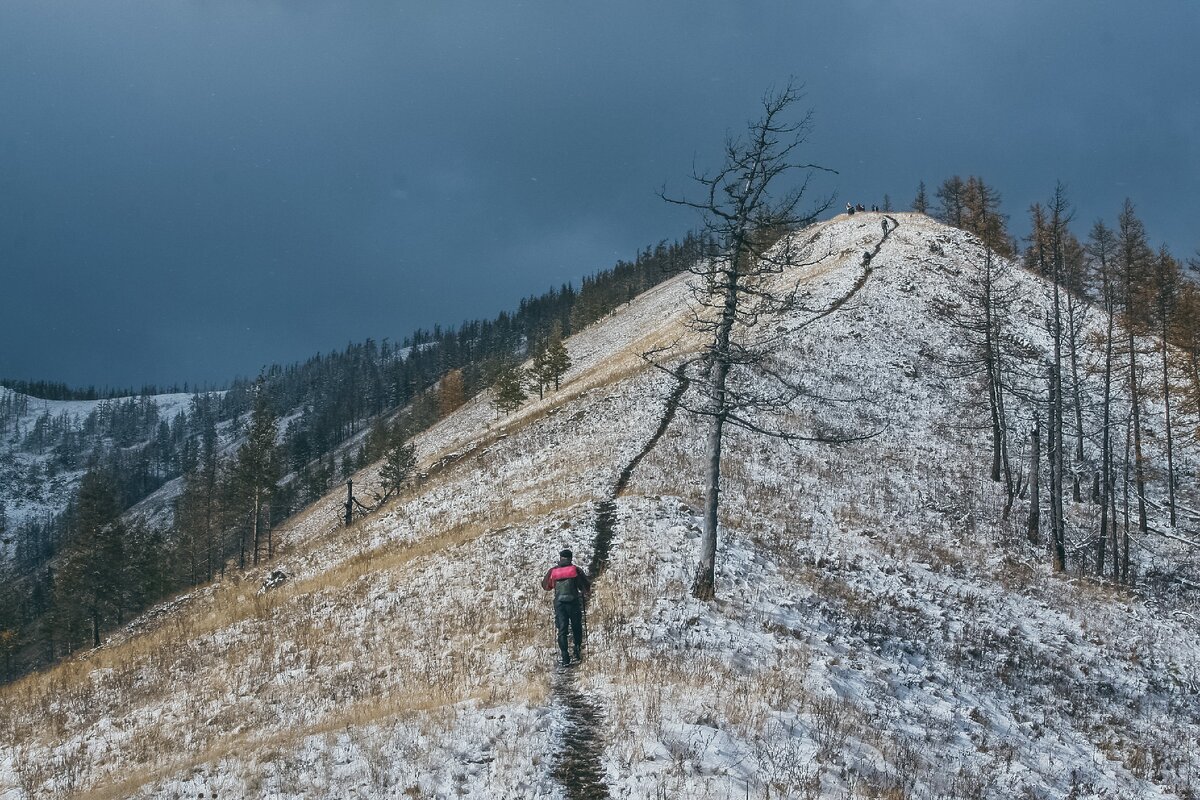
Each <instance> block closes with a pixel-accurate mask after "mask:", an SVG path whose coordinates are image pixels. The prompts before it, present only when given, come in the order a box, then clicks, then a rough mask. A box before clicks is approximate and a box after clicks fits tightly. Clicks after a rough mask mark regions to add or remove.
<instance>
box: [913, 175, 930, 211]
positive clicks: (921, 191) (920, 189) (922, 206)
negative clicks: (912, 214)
mask: <svg viewBox="0 0 1200 800" xmlns="http://www.w3.org/2000/svg"><path fill="white" fill-rule="evenodd" d="M912 210H913V211H916V212H917V213H918V214H927V213H929V198H928V197H927V196H926V194H925V181H921V182H920V183H918V184H917V196H916V197H914V198H913V201H912Z"/></svg>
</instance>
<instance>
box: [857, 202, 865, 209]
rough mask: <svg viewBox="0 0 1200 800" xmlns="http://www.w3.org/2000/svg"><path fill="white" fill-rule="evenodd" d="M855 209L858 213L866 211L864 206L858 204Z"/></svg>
mask: <svg viewBox="0 0 1200 800" xmlns="http://www.w3.org/2000/svg"><path fill="white" fill-rule="evenodd" d="M856 208H857V210H859V211H866V210H867V208H866V206H864V205H863V204H862V203H859V204H858V205H857V206H856Z"/></svg>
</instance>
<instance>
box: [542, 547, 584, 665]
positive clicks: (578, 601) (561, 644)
mask: <svg viewBox="0 0 1200 800" xmlns="http://www.w3.org/2000/svg"><path fill="white" fill-rule="evenodd" d="M571 558H572V554H571V551H570V550H563V551H561V552H560V553H559V554H558V566H556V567H551V568H550V570H549V571H548V572H547V573H546V577H544V578H542V588H543V589H545V590H546V591H548V592H549V591H553V592H554V627H555V628H557V629H558V652H559V655H561V656H562V665H563V666H564V667H568V666H570V665H571V654H570V652H569V651H568V650H567V628H568V626H570V629H571V632H572V633H573V634H574V636H575V660H576V661H579V655H580V650H581V649H582V648H583V606H584V603H586V602H587V598H588V595H589V594H591V591H592V582H591V581H590V580H588V576H587V573H586V572H584V571H583V570H581V569H580V568H579V567H577V566H575V565H574V564H572V563H571Z"/></svg>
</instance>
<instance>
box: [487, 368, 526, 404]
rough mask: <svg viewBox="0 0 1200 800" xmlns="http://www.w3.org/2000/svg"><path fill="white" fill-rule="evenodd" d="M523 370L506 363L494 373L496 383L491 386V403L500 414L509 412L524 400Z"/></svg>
mask: <svg viewBox="0 0 1200 800" xmlns="http://www.w3.org/2000/svg"><path fill="white" fill-rule="evenodd" d="M524 377H525V376H524V374H523V370H522V369H521V368H520V367H518V366H517V365H515V364H512V363H506V364H504V365H502V366H501V367H500V371H499V372H498V373H497V374H496V383H495V384H494V385H493V387H492V405H494V406H495V407H496V408H497V409H499V411H500V413H502V414H511V413H512V412H514V411H516V410H517V409H518V408H520V407H521V404H522V403H524V402H525V399H526V397H527V395H526V394H525V386H524Z"/></svg>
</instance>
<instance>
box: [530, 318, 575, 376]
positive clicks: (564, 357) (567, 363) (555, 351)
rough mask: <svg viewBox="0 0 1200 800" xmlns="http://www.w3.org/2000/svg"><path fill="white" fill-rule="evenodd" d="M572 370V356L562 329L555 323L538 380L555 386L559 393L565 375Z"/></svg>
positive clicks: (543, 353)
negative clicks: (565, 342)
mask: <svg viewBox="0 0 1200 800" xmlns="http://www.w3.org/2000/svg"><path fill="white" fill-rule="evenodd" d="M570 368H571V355H570V353H568V352H567V346H566V345H565V344H564V343H563V337H562V328H561V326H559V325H558V323H555V325H554V327H553V328H552V329H551V331H550V338H549V340H548V341H547V342H546V347H545V349H544V350H543V351H542V358H541V366H540V367H538V368H537V370H538V378H537V379H538V380H539V381H543V380H544V381H545V383H546V385H549V384H551V383H553V384H554V391H556V392H557V391H558V389H559V386H560V384H561V382H562V378H563V375H566V374H567V370H569V369H570Z"/></svg>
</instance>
